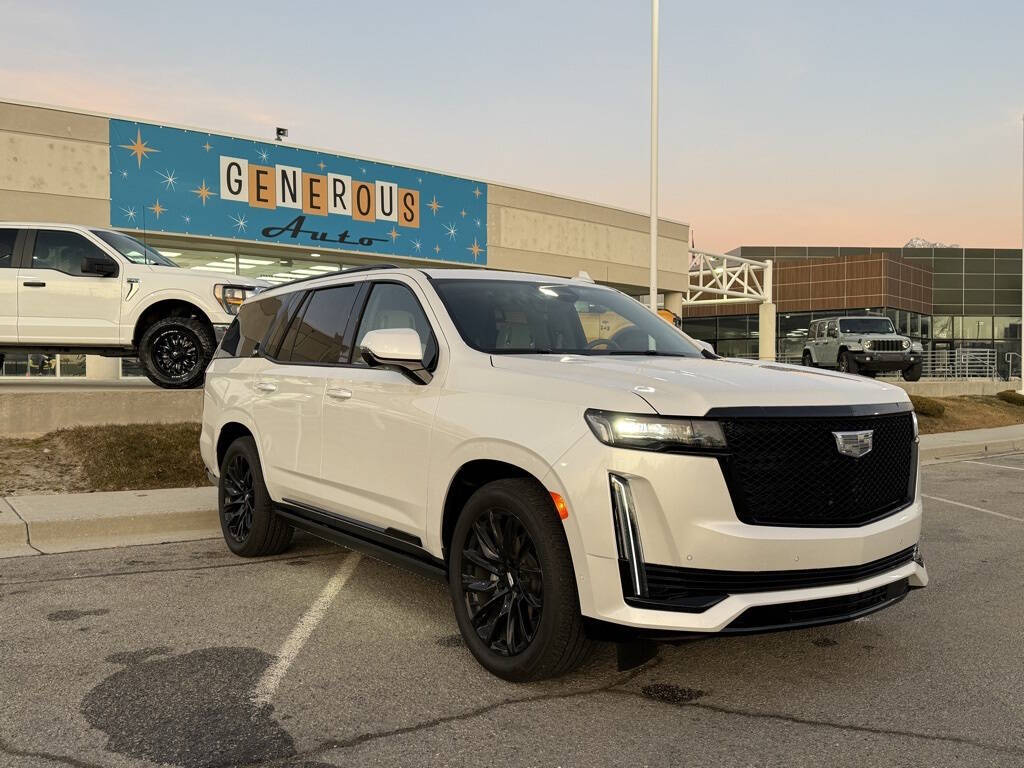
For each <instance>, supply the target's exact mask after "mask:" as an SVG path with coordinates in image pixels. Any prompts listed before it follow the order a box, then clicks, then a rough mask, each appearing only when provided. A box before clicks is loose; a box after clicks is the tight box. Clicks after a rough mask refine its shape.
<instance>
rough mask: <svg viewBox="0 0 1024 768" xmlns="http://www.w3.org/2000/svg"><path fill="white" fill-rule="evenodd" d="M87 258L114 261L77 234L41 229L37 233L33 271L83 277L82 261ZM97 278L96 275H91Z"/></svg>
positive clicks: (33, 252)
mask: <svg viewBox="0 0 1024 768" xmlns="http://www.w3.org/2000/svg"><path fill="white" fill-rule="evenodd" d="M86 257H93V258H97V259H106V260H107V261H113V259H111V258H110V257H109V256H107V254H105V253H104V252H103V251H101V250H100V249H99V248H98V247H97V246H95V245H93V244H92V243H90V242H89V241H88V240H86V239H85V238H84V237H82V236H81V235H79V234H78V233H77V232H62V231H60V230H56V229H40V230H38V231H37V232H36V244H35V248H33V249H32V264H31V265H30V267H31V269H54V270H56V271H57V272H63V273H64V274H66V275H74V276H76V277H81V276H83V275H84V274H85V273H84V272H82V261H83V260H84V259H85V258H86ZM89 277H95V275H89Z"/></svg>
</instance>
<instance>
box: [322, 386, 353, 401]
mask: <svg viewBox="0 0 1024 768" xmlns="http://www.w3.org/2000/svg"><path fill="white" fill-rule="evenodd" d="M327 396H328V397H330V398H333V399H335V400H348V399H349V398H350V397H352V391H351V390H349V389H345V388H344V387H328V388H327Z"/></svg>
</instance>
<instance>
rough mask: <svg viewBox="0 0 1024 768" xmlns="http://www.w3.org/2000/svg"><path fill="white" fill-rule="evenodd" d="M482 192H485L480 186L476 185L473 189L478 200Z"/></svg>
mask: <svg viewBox="0 0 1024 768" xmlns="http://www.w3.org/2000/svg"><path fill="white" fill-rule="evenodd" d="M482 194H483V192H481V191H480V187H476V188H475V189H474V190H473V197H475V198H476V199H477V200H479V199H480V195H482Z"/></svg>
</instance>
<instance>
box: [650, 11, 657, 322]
mask: <svg viewBox="0 0 1024 768" xmlns="http://www.w3.org/2000/svg"><path fill="white" fill-rule="evenodd" d="M651 312H653V313H654V314H658V0H651Z"/></svg>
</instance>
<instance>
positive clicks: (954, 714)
mask: <svg viewBox="0 0 1024 768" xmlns="http://www.w3.org/2000/svg"><path fill="white" fill-rule="evenodd" d="M1022 489H1024V455H1018V456H1010V457H1000V458H992V459H984V460H981V461H977V462H966V461H961V462H956V463H950V464H941V465H933V466H930V467H926V468H925V469H924V470H923V492H924V494H925V495H926V499H925V510H926V517H925V530H924V537H923V546H924V552H925V557H926V560H927V564H928V567H929V571H930V576H931V580H932V583H931V586H930V587H929V588H928V589H925V590H919V591H916V592H914V593H912V594H911V595H910V596H909V597H908V598H907V599H906V600H904V601H903V602H902V603H900V604H898V605H897V606H895V607H893V608H891V609H889V610H887V611H883V612H881V613H879V614H875V615H873V616H870V617H868V618H865V619H862V620H860V621H856V622H853V623H848V624H842V625H836V626H831V627H824V628H819V629H813V630H805V631H798V632H788V633H781V634H774V635H763V636H758V637H748V638H733V639H717V640H716V639H712V640H707V641H701V642H695V643H690V644H686V645H681V646H675V647H663V648H662V649H661V650H660V652H659V654H658V656H657V657H656V658H655V659H654V660H653V661H651V662H649V663H648V664H646V665H645V666H643V667H641V668H639V669H636V670H633V671H631V672H626V673H620V672H618V671H617V670H616V666H615V657H614V653H613V650H612V648H611V646H608V647H604V648H602V649H601V650H600V652H599V653H598V654H597V656H596V657H595V658H594V659H593V660H592V661H591V662H590V663H589V664H588V665H587V666H586V667H585V668H584V669H583V670H581V671H580V672H578V673H576V674H574V675H572V676H570V677H567V678H563V679H560V680H557V681H553V682H548V683H544V684H537V685H523V686H517V685H512V684H509V683H505V682H502V681H500V680H498V679H496V678H493V677H491V676H489V675H488V674H487V673H485V672H484V671H483V669H481V668H480V667H479V666H478V665H477V664H476V663H475V661H474V660H473V658H472V657H471V656H470V654H469V652H468V651H467V650H466V649H465V648H464V647H463V646H462V643H461V641H460V639H459V638H458V636H457V634H456V632H457V630H456V627H455V623H454V620H453V618H452V614H451V609H450V607H449V603H448V598H447V594H446V592H445V590H444V588H443V586H442V585H440V584H437V583H434V582H430V581H425V580H423V579H421V578H419V577H418V576H415V575H412V574H409V573H406V572H403V571H400V570H397V569H395V568H392V567H391V566H388V565H384V564H382V563H379V562H377V561H375V560H372V559H369V558H366V557H360V556H358V555H354V554H351V553H349V552H347V551H345V550H342V549H338V548H336V547H332V546H328V545H323V544H320V543H318V542H317V541H316V540H314V539H309V538H302V539H297V545H296V546H295V547H294V549H293V550H292V551H290V552H289V553H288V554H287V555H285V556H283V557H280V558H276V559H272V560H265V561H257V562H253V561H243V560H239V559H237V558H234V557H233V556H231V555H230V554H229V553H228V551H227V549H226V548H225V547H224V545H223V544H222V543H221V542H220V541H202V542H191V543H184V544H167V545H158V546H148V547H132V548H125V549H112V550H98V551H92V552H79V553H73V554H66V555H50V556H42V557H30V558H17V559H9V560H0V659H2V663H0V765H2V766H19V767H21V766H32V767H34V766H40V767H41V768H43V767H50V766H76V767H85V766H156V765H173V766H186V767H192V766H221V765H231V766H234V765H291V766H306V767H312V766H342V765H345V766H348V765H380V766H395V765H458V766H482V765H489V766H501V765H513V766H576V765H580V766H583V765H622V766H639V765H650V766H662V765H664V766H668V765H673V766H680V765H689V766H822V765H828V766H869V765H888V766H892V765H896V766H910V765H915V766H916V765H929V766H932V765H934V766H946V765H949V766H953V765H955V766H965V765H967V766H1016V765H1024V670H1022V667H1021V660H1022V659H1024V631H1022V628H1024V502H1022V500H1021V499H1022V496H1024V494H1022V493H1021V491H1022Z"/></svg>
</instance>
